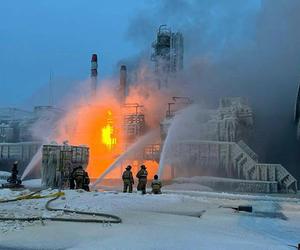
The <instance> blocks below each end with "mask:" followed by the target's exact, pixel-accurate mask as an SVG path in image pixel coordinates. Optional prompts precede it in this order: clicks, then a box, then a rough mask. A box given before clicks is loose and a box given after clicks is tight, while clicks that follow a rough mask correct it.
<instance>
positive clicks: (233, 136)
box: [153, 97, 297, 192]
mask: <svg viewBox="0 0 300 250" xmlns="http://www.w3.org/2000/svg"><path fill="white" fill-rule="evenodd" d="M253 118H254V117H253V112H252V110H251V108H250V106H249V105H248V104H247V102H246V100H245V99H243V98H240V97H238V98H222V99H221V100H220V104H219V107H218V109H216V110H206V109H201V108H200V107H198V106H195V107H190V108H187V109H186V110H180V111H177V112H175V113H174V115H173V116H167V117H166V119H165V120H164V121H163V122H162V124H161V134H162V138H163V139H164V138H166V139H165V140H164V142H163V143H164V147H165V148H164V150H163V152H162V155H160V161H162V159H161V158H162V157H163V161H164V163H163V165H166V166H162V167H165V170H164V171H163V172H162V173H161V174H164V175H166V174H168V175H169V177H171V178H172V179H174V178H177V177H192V176H205V175H206V176H215V177H225V178H234V179H240V180H247V183H248V184H247V185H248V187H250V188H248V189H245V190H246V191H251V190H252V192H261V191H262V190H263V192H266V191H267V190H268V192H290V191H294V192H296V191H297V181H296V179H295V178H294V177H293V176H292V175H291V174H290V173H289V172H288V171H287V170H286V169H285V168H284V167H283V166H282V165H280V164H265V163H259V161H258V156H257V155H256V153H255V152H254V151H253V150H252V149H251V148H250V147H249V146H248V145H247V144H246V143H245V141H247V140H248V138H249V137H250V136H251V134H252V131H253V120H254V119H253ZM168 137H169V138H168ZM157 153H158V154H161V152H157ZM153 158H155V156H153ZM166 172H168V173H166ZM218 181H219V180H218ZM249 181H250V182H249ZM251 181H252V182H251ZM250 183H252V184H251V185H250Z"/></svg>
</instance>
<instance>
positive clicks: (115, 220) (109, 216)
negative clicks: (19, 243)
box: [0, 190, 122, 223]
mask: <svg viewBox="0 0 300 250" xmlns="http://www.w3.org/2000/svg"><path fill="white" fill-rule="evenodd" d="M41 191H42V190H38V191H36V192H33V193H31V194H29V195H25V196H21V197H17V198H15V199H11V200H2V201H0V203H6V202H14V201H19V200H24V199H41V198H48V197H53V194H51V195H46V196H35V195H36V194H37V193H39V192H41ZM62 195H64V193H63V192H58V193H56V194H55V196H54V198H52V199H50V200H48V201H47V203H46V205H45V208H46V209H47V210H48V211H62V212H64V213H72V214H83V215H90V216H93V217H96V216H97V217H104V218H106V219H96V218H93V219H86V218H78V219H77V218H62V217H0V221H11V220H13V221H43V220H51V221H66V222H85V223H88V222H90V223H121V222H122V219H121V218H120V217H118V216H116V215H112V214H105V213H95V212H84V211H76V210H69V209H63V208H52V207H50V203H51V202H53V201H55V200H57V199H58V198H59V197H61V196H62Z"/></svg>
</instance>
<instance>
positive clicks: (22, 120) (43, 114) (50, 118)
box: [0, 106, 63, 171]
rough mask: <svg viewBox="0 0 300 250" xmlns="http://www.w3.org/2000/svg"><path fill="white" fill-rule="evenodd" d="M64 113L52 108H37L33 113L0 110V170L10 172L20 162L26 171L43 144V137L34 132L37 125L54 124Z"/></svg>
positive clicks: (17, 110) (21, 167) (7, 109)
mask: <svg viewBox="0 0 300 250" xmlns="http://www.w3.org/2000/svg"><path fill="white" fill-rule="evenodd" d="M62 114H63V111H62V110H60V109H57V108H54V107H52V106H36V107H34V109H33V111H25V110H21V109H17V108H1V109H0V168H1V170H10V168H11V164H12V162H14V161H19V167H20V170H21V171H22V170H24V168H25V167H26V165H27V164H28V163H29V162H30V161H31V159H32V158H33V156H34V155H35V154H36V152H37V151H38V149H39V148H40V146H41V145H42V143H43V138H42V135H37V134H35V133H34V132H33V128H34V126H35V125H37V124H39V123H40V124H41V125H42V124H49V125H50V124H54V122H55V121H56V120H58V119H59V118H60V117H61V116H62Z"/></svg>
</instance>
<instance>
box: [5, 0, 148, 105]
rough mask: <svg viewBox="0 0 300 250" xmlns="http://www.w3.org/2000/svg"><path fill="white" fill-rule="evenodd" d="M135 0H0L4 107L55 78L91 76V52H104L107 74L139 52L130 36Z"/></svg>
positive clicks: (103, 68)
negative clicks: (130, 23) (127, 36)
mask: <svg viewBox="0 0 300 250" xmlns="http://www.w3.org/2000/svg"><path fill="white" fill-rule="evenodd" d="M144 5H145V3H144V1H141V0H139V1H135V0H126V1H123V0H110V1H97V0H89V1H85V0H68V1H66V0H64V1H60V0H42V1H40V0H26V1H24V0H14V1H4V0H1V1H0V86H1V90H0V106H9V105H11V106H13V105H17V104H19V103H21V102H23V101H24V100H26V99H27V98H28V97H30V96H31V95H32V93H34V92H35V91H37V90H38V89H39V88H40V87H41V86H43V85H45V84H47V82H48V80H49V74H50V70H51V71H53V74H54V77H64V78H70V79H85V78H86V77H87V76H88V75H89V64H90V56H91V54H92V53H98V54H99V55H100V61H101V62H100V65H101V69H100V71H101V75H102V76H109V75H110V74H111V73H112V72H113V69H114V67H115V66H116V64H117V62H118V61H119V60H120V59H121V58H126V57H128V56H129V55H132V54H137V53H138V52H139V51H137V47H136V46H135V45H134V44H132V43H131V41H129V40H128V39H127V38H126V31H127V29H128V24H129V22H130V19H131V17H132V16H134V15H135V14H136V13H138V12H139V11H140V9H141V8H143V7H144Z"/></svg>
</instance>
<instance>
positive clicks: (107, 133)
mask: <svg viewBox="0 0 300 250" xmlns="http://www.w3.org/2000/svg"><path fill="white" fill-rule="evenodd" d="M153 47H154V50H155V51H154V54H153V56H152V59H153V60H154V62H155V65H156V66H155V69H156V70H155V72H156V76H157V77H158V78H159V88H157V87H156V86H155V90H153V88H149V86H146V84H143V83H139V85H143V86H142V87H141V88H137V89H138V90H137V91H132V89H133V88H131V87H132V86H130V87H128V83H127V68H126V65H122V66H121V68H120V80H119V84H118V86H117V87H116V86H113V85H101V86H99V87H98V88H97V67H98V64H97V61H98V58H97V55H96V54H93V55H92V60H91V82H92V89H91V98H90V100H89V102H88V103H87V102H86V101H85V100H80V99H78V100H76V102H77V105H76V108H74V106H72V107H71V108H70V110H69V111H68V112H66V113H65V115H64V116H63V117H62V118H61V119H60V120H59V122H58V126H57V130H58V131H56V132H57V133H55V136H53V138H51V139H53V140H55V141H58V142H62V141H65V140H68V141H69V143H70V145H48V144H47V145H44V147H43V153H42V155H43V160H42V180H43V185H44V186H47V187H49V186H51V187H57V186H59V185H61V186H63V187H68V176H69V175H70V173H71V172H72V169H73V168H74V166H77V165H78V164H80V165H83V166H84V167H85V168H87V170H88V172H89V175H90V176H91V177H92V178H96V177H99V176H101V178H102V177H103V175H104V176H106V175H107V174H108V173H110V175H109V178H112V179H113V178H115V179H120V173H121V172H122V171H123V169H124V167H125V166H126V164H131V165H132V166H133V170H135V167H138V165H139V164H145V163H146V165H148V170H149V173H150V174H151V175H152V174H154V173H157V172H159V174H160V176H161V177H163V178H165V179H175V178H178V177H195V176H214V177H219V178H223V179H224V180H223V183H225V182H226V183H228V182H229V183H234V184H233V185H232V187H234V188H233V189H234V191H247V192H279V191H280V192H290V191H296V190H297V182H296V180H295V178H294V177H293V176H292V175H291V174H290V173H289V172H288V171H287V170H286V169H285V168H284V167H283V166H281V165H280V164H263V163H259V161H258V156H257V155H256V154H255V153H254V152H253V151H252V149H250V147H249V146H248V145H247V142H248V140H249V138H251V135H252V132H253V124H254V114H253V111H252V109H251V107H250V105H249V104H248V102H247V101H246V100H245V99H243V98H241V97H236V98H229V97H226V98H222V99H221V100H220V102H219V107H218V108H217V109H203V108H201V107H200V106H199V105H196V104H194V103H193V102H192V100H191V99H190V98H189V97H182V96H175V97H173V98H172V100H171V101H170V102H169V103H167V99H168V98H171V96H172V95H169V93H171V91H170V88H166V87H167V86H168V81H169V80H170V79H171V78H169V77H170V76H172V75H174V74H175V73H176V72H178V71H179V70H181V69H182V67H183V37H182V34H180V33H172V32H171V30H170V29H168V28H167V27H166V26H164V25H163V26H160V28H159V31H158V34H157V41H156V42H155V43H154V44H153ZM144 85H145V86H144ZM144 89H150V91H148V92H147V91H146V94H145V93H143V90H144ZM155 91H157V92H155ZM153 92H155V94H153ZM149 93H150V94H149ZM166 93H168V94H166ZM135 95H137V96H135ZM149 96H150V97H149ZM157 96H158V97H157ZM147 98H152V99H153V100H152V101H151V102H148V103H147V100H145V99H147ZM165 104H167V105H166V106H163V105H165ZM154 106H156V109H154V108H153V107H154ZM157 107H158V108H157ZM162 107H165V108H166V115H165V116H164V115H163V112H161V111H162ZM145 110H146V111H145ZM39 111H42V109H37V110H36V112H37V113H39ZM157 113H159V115H158V114H157ZM150 116H157V117H159V118H158V119H156V120H155V122H153V124H151V126H150V124H149V120H150V119H151V117H150ZM39 117H40V115H39ZM149 118H150V119H149ZM153 120H154V119H153ZM154 123H155V124H154ZM149 128H152V129H155V128H156V129H157V128H160V136H159V133H157V135H152V134H151V136H145V134H146V135H147V134H148V133H147V132H149V131H148V130H149ZM1 131H6V132H5V133H6V137H7V138H12V130H11V128H10V127H9V123H4V125H3V126H2V130H1ZM2 134H4V132H3V133H2ZM23 134H24V133H23ZM72 145H87V147H85V146H72ZM22 150H23V149H22ZM1 152H2V151H1ZM3 152H4V151H3ZM20 152H25V151H20ZM147 163H149V164H147ZM225 178H227V179H226V180H225ZM228 178H231V179H235V181H231V180H228ZM218 182H220V179H218ZM207 185H208V184H207ZM229 186H231V185H229Z"/></svg>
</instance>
